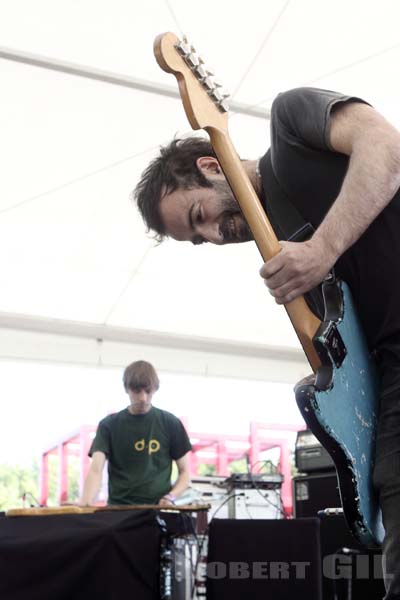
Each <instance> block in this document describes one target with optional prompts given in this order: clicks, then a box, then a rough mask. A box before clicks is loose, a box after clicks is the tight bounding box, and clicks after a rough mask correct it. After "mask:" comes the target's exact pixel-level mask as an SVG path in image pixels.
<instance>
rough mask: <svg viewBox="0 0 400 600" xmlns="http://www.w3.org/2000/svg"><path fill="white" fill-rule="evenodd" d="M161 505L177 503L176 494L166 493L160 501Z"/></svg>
mask: <svg viewBox="0 0 400 600" xmlns="http://www.w3.org/2000/svg"><path fill="white" fill-rule="evenodd" d="M158 504H159V506H163V507H171V506H174V504H175V496H173V495H172V494H166V495H165V496H163V497H162V498H160V500H159V501H158Z"/></svg>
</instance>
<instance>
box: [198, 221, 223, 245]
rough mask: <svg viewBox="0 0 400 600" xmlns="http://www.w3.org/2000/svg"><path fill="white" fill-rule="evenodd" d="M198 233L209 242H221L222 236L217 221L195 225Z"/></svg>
mask: <svg viewBox="0 0 400 600" xmlns="http://www.w3.org/2000/svg"><path fill="white" fill-rule="evenodd" d="M197 231H198V233H199V234H200V235H201V237H203V238H204V239H205V240H206V241H207V242H210V244H223V243H224V236H223V235H222V233H221V230H220V228H219V224H218V223H216V222H215V223H202V224H201V225H199V226H198V227H197Z"/></svg>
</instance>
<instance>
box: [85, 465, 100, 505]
mask: <svg viewBox="0 0 400 600" xmlns="http://www.w3.org/2000/svg"><path fill="white" fill-rule="evenodd" d="M101 477H102V474H101V473H96V472H93V471H89V473H88V474H87V477H86V480H85V483H84V486H83V492H82V496H81V498H80V500H79V504H80V505H81V506H88V505H89V506H90V505H91V504H93V503H94V501H95V499H96V496H97V494H98V493H99V490H100V486H101Z"/></svg>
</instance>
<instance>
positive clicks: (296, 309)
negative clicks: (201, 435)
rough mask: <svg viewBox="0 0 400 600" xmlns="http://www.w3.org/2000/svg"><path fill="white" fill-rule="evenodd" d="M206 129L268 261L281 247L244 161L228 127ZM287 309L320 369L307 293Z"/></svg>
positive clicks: (314, 319) (315, 324)
mask: <svg viewBox="0 0 400 600" xmlns="http://www.w3.org/2000/svg"><path fill="white" fill-rule="evenodd" d="M204 129H206V131H207V133H208V134H209V136H210V140H211V144H212V146H213V148H214V151H215V153H216V155H217V158H218V161H219V163H220V165H221V168H222V170H223V172H224V175H225V177H226V179H227V181H228V183H229V185H230V187H231V189H232V192H233V194H234V196H235V198H236V200H237V201H238V203H239V206H240V208H241V210H242V212H243V215H244V217H245V219H246V221H247V223H248V225H249V227H250V229H251V231H252V233H253V236H254V240H255V242H256V244H257V247H258V249H259V251H260V254H261V256H262V257H263V259H264V261H267V260H269V259H270V258H272V257H273V256H275V254H277V253H278V252H279V251H280V249H281V248H280V245H279V242H278V239H277V237H276V235H275V233H274V230H273V229H272V227H271V224H270V222H269V220H268V218H267V216H266V214H265V211H264V209H263V208H262V206H261V203H260V200H259V198H258V196H257V194H256V192H255V190H254V188H253V186H252V184H251V182H250V180H249V178H248V176H247V173H246V172H245V170H244V168H243V164H242V162H241V160H240V158H239V156H238V154H237V152H236V150H235V148H234V146H233V144H232V142H231V140H230V138H229V135H228V133H227V132H226V131H223V130H221V129H218V128H215V127H211V126H210V127H204ZM285 309H286V311H287V313H288V316H289V318H290V320H291V322H292V325H293V327H294V329H295V331H296V334H297V337H298V338H299V341H300V343H301V345H302V347H303V350H304V352H305V354H306V356H307V359H308V361H309V363H310V365H311V367H312V368H313V370H314V371H316V370H317V369H318V367H319V366H320V364H321V361H320V359H319V357H318V355H317V353H316V351H315V348H314V345H313V343H312V340H313V337H314V335H315V333H316V331H317V329H318V327H319V325H320V321H319V319H317V317H316V316H315V315H314V314H313V313H312V312H311V311H310V309H309V308H308V306H307V304H306V302H305V300H304V297H303V296H300V297H298V298H296V299H295V300H292V302H289V303H287V304H285Z"/></svg>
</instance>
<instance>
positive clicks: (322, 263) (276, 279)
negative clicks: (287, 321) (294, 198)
mask: <svg viewBox="0 0 400 600" xmlns="http://www.w3.org/2000/svg"><path fill="white" fill-rule="evenodd" d="M279 243H280V246H281V248H282V250H281V251H280V252H279V253H278V254H276V255H275V256H274V257H273V258H271V259H270V260H268V261H267V262H266V263H264V265H263V267H262V268H261V270H260V275H261V277H263V279H264V283H265V285H266V286H267V287H268V289H269V291H270V293H271V294H272V296H274V298H275V300H276V302H277V304H286V303H287V302H290V301H291V300H294V299H295V298H297V296H300V295H301V294H304V293H305V292H308V291H309V290H311V289H312V288H314V287H315V286H317V285H318V284H319V283H321V281H323V279H324V278H325V277H326V276H327V275H328V273H329V271H330V269H331V268H332V266H333V265H334V263H335V261H336V257H334V258H333V257H332V256H331V255H330V253H329V252H328V250H327V249H326V248H321V247H320V246H319V245H318V242H317V240H315V238H314V239H311V240H308V241H307V242H279Z"/></svg>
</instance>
